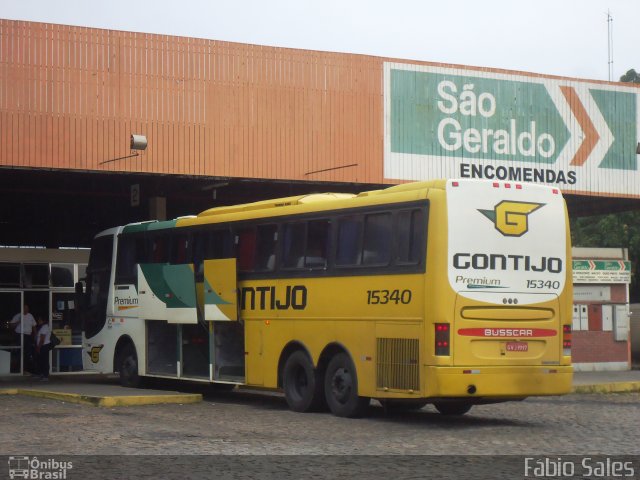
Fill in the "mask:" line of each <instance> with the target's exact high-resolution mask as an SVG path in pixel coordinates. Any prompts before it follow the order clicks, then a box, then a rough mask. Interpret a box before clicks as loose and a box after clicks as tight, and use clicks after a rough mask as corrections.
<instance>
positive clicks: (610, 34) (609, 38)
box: [607, 10, 613, 81]
mask: <svg viewBox="0 0 640 480" xmlns="http://www.w3.org/2000/svg"><path fill="white" fill-rule="evenodd" d="M607 67H608V69H609V81H611V80H612V79H613V17H612V16H611V12H610V11H609V10H607Z"/></svg>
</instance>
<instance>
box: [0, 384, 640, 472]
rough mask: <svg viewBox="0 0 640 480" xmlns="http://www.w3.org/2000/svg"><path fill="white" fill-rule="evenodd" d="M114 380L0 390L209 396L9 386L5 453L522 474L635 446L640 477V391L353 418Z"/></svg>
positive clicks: (144, 467) (95, 465) (278, 467)
mask: <svg viewBox="0 0 640 480" xmlns="http://www.w3.org/2000/svg"><path fill="white" fill-rule="evenodd" d="M638 378H640V372H627V373H621V374H614V375H611V374H597V373H596V374H578V375H576V382H575V383H576V384H581V385H592V386H594V385H596V386H597V385H607V384H609V383H610V382H635V381H636V380H638ZM114 382H115V379H113V378H111V379H109V378H99V379H96V378H88V377H84V376H75V377H63V378H60V377H58V378H56V377H53V378H52V380H51V382H49V383H48V384H42V385H40V384H37V383H34V382H33V381H31V380H30V379H27V378H19V379H18V378H15V377H14V378H11V379H6V378H5V379H0V390H1V389H6V388H7V387H12V386H19V387H20V388H30V387H34V388H45V386H46V388H48V389H50V390H58V391H64V390H74V391H80V392H84V393H87V392H89V393H91V392H93V393H106V394H114V393H115V394H129V395H130V394H134V393H135V394H141V393H152V394H163V393H167V392H171V391H173V390H181V391H185V390H188V391H191V392H195V393H201V394H202V395H203V397H204V401H203V402H201V403H197V404H183V405H146V406H135V407H115V408H97V407H95V406H90V405H75V404H71V403H67V402H63V401H56V400H51V399H44V398H34V397H29V396H25V395H0V455H7V456H8V455H21V456H24V455H28V456H30V458H31V459H33V458H34V457H35V456H37V458H38V459H41V460H42V459H44V460H46V459H49V458H53V459H56V460H58V461H72V462H74V468H73V469H72V470H70V471H69V472H67V473H68V475H67V477H66V478H69V479H75V478H92V480H97V479H102V478H109V479H111V478H132V477H136V478H154V479H155V478H176V479H177V478H180V479H182V478H213V477H215V478H260V479H261V480H263V479H267V478H278V479H282V478H292V479H302V478H304V479H306V478H331V479H335V478H349V479H367V480H368V479H371V478H384V479H385V480H388V479H389V478H393V479H394V480H399V479H404V478H438V479H447V478H456V479H459V478H468V477H470V476H473V477H474V478H476V479H477V480H478V479H484V478H487V479H493V478H523V473H524V457H523V456H526V455H531V456H535V457H536V458H540V457H541V456H543V455H549V456H550V457H551V458H552V459H557V458H559V456H562V458H563V461H564V459H567V460H569V461H570V460H573V461H574V462H575V464H576V465H578V466H579V465H580V462H581V461H582V459H583V458H584V456H587V455H588V456H593V455H611V456H614V457H613V458H614V459H621V457H619V456H620V455H634V457H633V458H632V459H631V460H632V462H633V465H634V469H635V470H634V474H635V475H640V457H639V456H638V453H639V452H640V448H639V447H638V445H640V429H638V428H637V425H638V418H640V408H639V407H640V394H639V393H623V394H572V395H567V396H565V397H558V398H530V399H527V400H525V401H523V402H512V403H503V404H496V405H484V406H477V407H474V408H473V409H472V410H471V412H470V413H469V414H467V415H465V416H463V417H457V418H452V417H445V416H442V415H440V414H438V413H437V412H436V411H435V410H434V409H433V407H431V406H427V407H425V408H424V409H422V410H420V411H417V412H410V413H406V412H405V413H403V412H394V413H392V414H390V415H388V414H385V412H384V411H383V409H382V408H381V407H379V406H373V407H372V408H371V409H370V412H369V413H370V415H369V417H367V418H363V419H342V418H336V417H334V416H332V415H330V414H329V413H314V414H298V413H294V412H291V411H289V410H288V408H287V406H286V403H285V401H284V399H283V397H282V395H280V394H275V393H254V392H249V391H240V392H238V391H235V392H231V393H220V392H214V391H212V390H211V387H210V386H206V385H202V384H195V385H188V384H184V383H179V384H178V383H175V382H171V383H167V382H163V383H161V384H156V385H155V387H156V390H154V391H149V390H146V391H141V390H131V389H126V390H125V391H124V392H123V391H121V390H122V389H121V388H120V387H119V386H117V385H116V384H115V383H114ZM607 382H609V383H607ZM69 455H82V456H80V457H76V456H74V457H69ZM123 455H124V456H123ZM131 455H135V456H131ZM144 455H147V456H144ZM158 455H160V456H158ZM197 455H201V456H197ZM220 455H229V456H220ZM238 455H241V456H240V457H239V456H238ZM425 455H427V456H425ZM432 455H448V456H446V457H440V456H432ZM450 455H454V456H453V457H452V456H450ZM470 455H482V456H470ZM487 455H493V456H487ZM568 455H578V456H579V457H567V456H568ZM7 456H5V457H1V456H0V478H6V477H5V475H7V476H8V467H3V466H2V465H3V464H4V465H7V462H8V457H7ZM600 458H602V457H600ZM5 469H6V470H5ZM577 472H578V473H581V471H580V469H579V467H578V470H577ZM582 473H584V471H582ZM578 476H580V475H578ZM634 478H637V477H634Z"/></svg>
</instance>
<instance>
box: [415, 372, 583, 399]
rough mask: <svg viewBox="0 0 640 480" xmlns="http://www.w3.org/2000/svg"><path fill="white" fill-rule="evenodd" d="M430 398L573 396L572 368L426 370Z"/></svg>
mask: <svg viewBox="0 0 640 480" xmlns="http://www.w3.org/2000/svg"><path fill="white" fill-rule="evenodd" d="M425 378H426V396H427V397H458V398H461V397H466V398H469V399H471V398H486V397H492V398H501V397H504V398H505V399H507V398H509V397H511V398H524V397H528V396H532V395H563V394H565V393H569V392H571V387H572V381H573V367H571V366H559V365H557V366H556V365H553V366H545V367H525V366H523V367H426V372H425Z"/></svg>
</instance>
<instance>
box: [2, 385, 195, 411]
mask: <svg viewBox="0 0 640 480" xmlns="http://www.w3.org/2000/svg"><path fill="white" fill-rule="evenodd" d="M0 395H27V396H29V397H36V398H47V399H50V400H60V401H62V402H67V403H76V404H81V405H92V406H94V407H132V406H139V405H158V404H167V403H171V404H177V403H180V404H182V403H198V402H201V401H202V395H201V394H199V393H177V394H169V395H122V396H91V395H81V394H79V393H64V392H51V391H47V390H31V389H26V388H7V389H1V390H0Z"/></svg>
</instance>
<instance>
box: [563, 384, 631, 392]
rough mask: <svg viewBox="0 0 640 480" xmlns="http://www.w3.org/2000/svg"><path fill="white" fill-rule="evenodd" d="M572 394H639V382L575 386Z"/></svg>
mask: <svg viewBox="0 0 640 480" xmlns="http://www.w3.org/2000/svg"><path fill="white" fill-rule="evenodd" d="M571 391H572V392H573V393H630V392H640V382H611V383H598V384H595V385H575V386H574V387H573V389H572V390H571Z"/></svg>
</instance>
